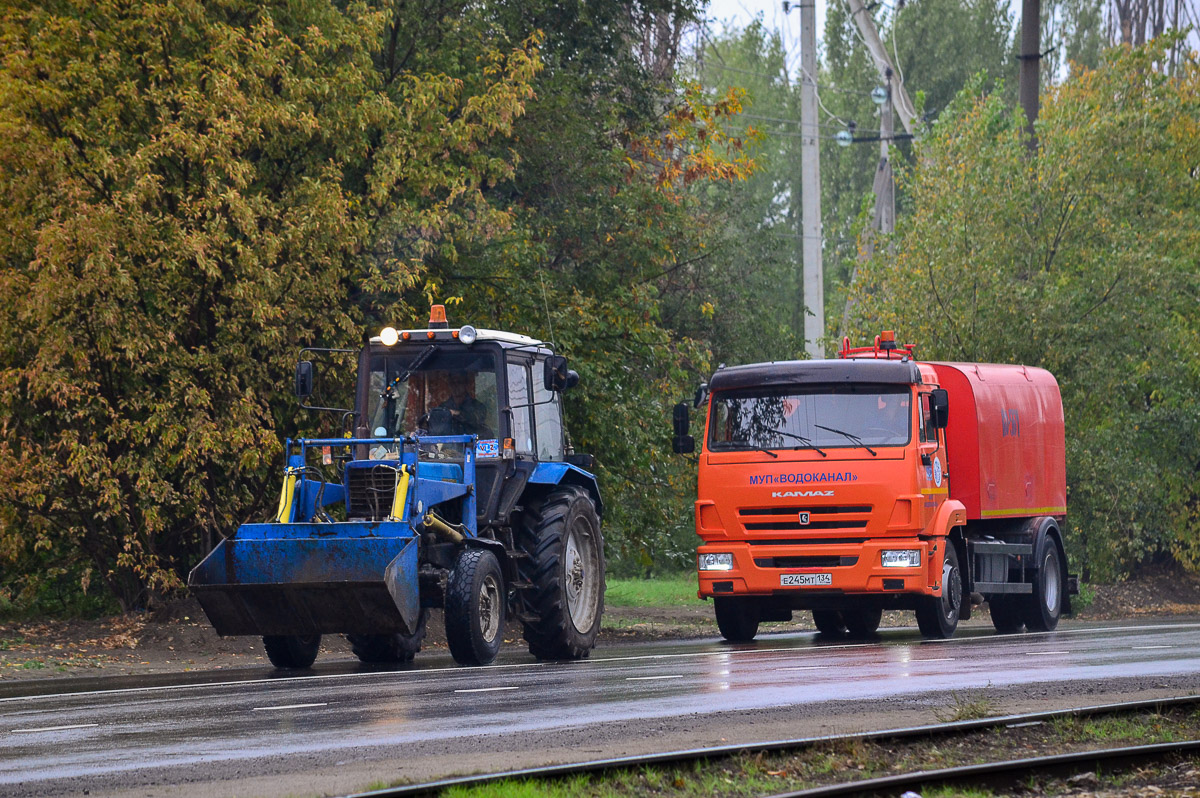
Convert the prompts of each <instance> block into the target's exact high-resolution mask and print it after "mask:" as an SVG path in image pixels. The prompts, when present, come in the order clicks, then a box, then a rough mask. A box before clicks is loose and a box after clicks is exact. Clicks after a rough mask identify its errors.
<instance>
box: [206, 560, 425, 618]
mask: <svg viewBox="0 0 1200 798" xmlns="http://www.w3.org/2000/svg"><path fill="white" fill-rule="evenodd" d="M188 587H190V588H191V590H192V592H193V593H194V594H195V596H196V598H197V600H198V601H199V602H200V606H201V607H203V609H204V612H205V614H206V615H208V619H209V621H211V622H212V625H213V626H214V627H215V628H216V630H217V633H218V634H221V635H310V634H338V633H341V634H387V633H394V632H401V633H411V630H412V629H414V628H415V625H416V622H417V619H418V615H419V613H420V597H419V594H418V586H417V539H416V538H415V537H387V538H351V539H339V538H324V539H313V538H300V539H285V538H278V539H238V538H232V539H229V540H225V541H222V542H221V544H220V545H218V546H217V548H215V549H214V550H213V552H212V553H211V554H209V555H208V557H206V558H205V559H204V561H203V562H201V563H200V564H199V565H197V566H196V567H195V568H194V569H193V570H192V573H191V574H190V575H189V576H188Z"/></svg>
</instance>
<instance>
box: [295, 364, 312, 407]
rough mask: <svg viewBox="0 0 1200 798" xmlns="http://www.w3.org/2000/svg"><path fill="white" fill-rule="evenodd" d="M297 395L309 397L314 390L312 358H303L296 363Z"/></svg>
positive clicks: (301, 397)
mask: <svg viewBox="0 0 1200 798" xmlns="http://www.w3.org/2000/svg"><path fill="white" fill-rule="evenodd" d="M295 390H296V396H297V397H298V398H300V399H307V398H308V397H310V396H312V392H313V364H312V361H311V360H301V361H300V362H299V363H297V364H296V388H295Z"/></svg>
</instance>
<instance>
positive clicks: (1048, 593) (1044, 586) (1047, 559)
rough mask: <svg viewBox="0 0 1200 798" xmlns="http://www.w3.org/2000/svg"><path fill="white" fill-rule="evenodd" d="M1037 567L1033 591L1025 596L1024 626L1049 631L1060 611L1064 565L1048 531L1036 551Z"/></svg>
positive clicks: (1054, 625)
mask: <svg viewBox="0 0 1200 798" xmlns="http://www.w3.org/2000/svg"><path fill="white" fill-rule="evenodd" d="M1037 563H1038V571H1037V574H1036V575H1035V576H1034V578H1033V594H1032V595H1030V596H1028V597H1026V601H1025V607H1024V612H1023V613H1022V614H1023V615H1024V618H1025V626H1027V627H1028V628H1029V631H1031V632H1052V631H1054V629H1055V627H1057V626H1058V619H1059V617H1060V616H1061V615H1062V602H1063V593H1064V587H1065V585H1064V583H1063V567H1062V562H1061V560H1060V557H1059V554H1058V544H1057V543H1056V542H1055V541H1054V538H1052V537H1050V535H1045V536H1043V537H1042V551H1041V552H1039V555H1038V560H1037Z"/></svg>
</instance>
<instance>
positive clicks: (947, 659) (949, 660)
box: [909, 657, 955, 662]
mask: <svg viewBox="0 0 1200 798" xmlns="http://www.w3.org/2000/svg"><path fill="white" fill-rule="evenodd" d="M954 659H955V658H954V657H938V658H936V659H910V660H909V662H954Z"/></svg>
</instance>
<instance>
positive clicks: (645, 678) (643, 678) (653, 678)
mask: <svg viewBox="0 0 1200 798" xmlns="http://www.w3.org/2000/svg"><path fill="white" fill-rule="evenodd" d="M682 678H683V674H676V675H673V676H626V677H625V681H627V682H653V681H657V680H659V679H682Z"/></svg>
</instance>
